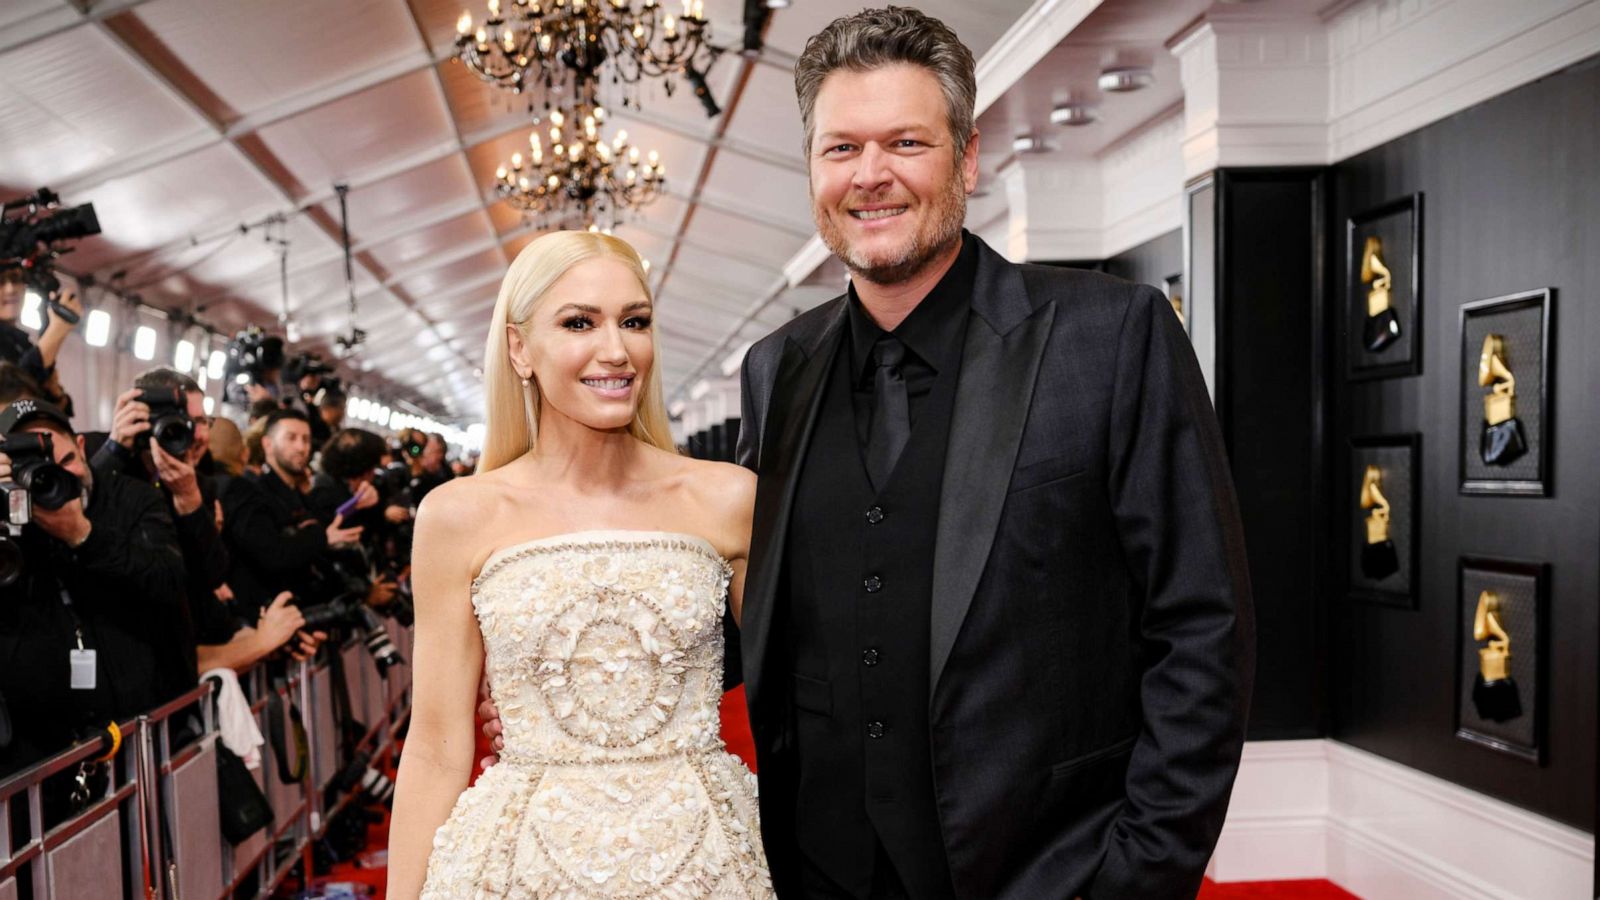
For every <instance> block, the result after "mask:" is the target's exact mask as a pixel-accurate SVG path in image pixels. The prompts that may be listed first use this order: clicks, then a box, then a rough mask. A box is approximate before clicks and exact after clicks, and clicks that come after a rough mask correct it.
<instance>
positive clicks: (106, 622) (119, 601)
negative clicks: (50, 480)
mask: <svg viewBox="0 0 1600 900" xmlns="http://www.w3.org/2000/svg"><path fill="white" fill-rule="evenodd" d="M0 435H6V436H8V437H15V436H19V435H42V436H44V438H45V440H46V441H47V442H48V444H49V448H50V456H51V459H53V461H54V462H55V464H56V465H58V466H60V467H62V468H63V469H66V470H67V471H68V472H69V473H71V474H72V475H73V476H75V477H76V478H77V479H78V482H79V486H80V491H81V492H80V494H79V496H78V498H76V499H72V500H68V501H67V502H66V503H65V504H63V505H62V506H60V507H59V508H57V509H54V510H50V509H44V508H43V507H41V506H38V505H35V506H34V509H33V521H32V524H30V525H29V526H27V527H26V528H25V529H24V530H23V533H22V535H21V536H20V538H19V543H21V545H22V551H23V560H24V563H23V571H22V574H21V575H20V576H19V578H18V580H17V581H16V582H15V583H13V584H11V585H9V586H7V587H5V588H4V589H3V596H0V673H3V675H0V694H3V695H4V696H5V697H6V700H7V702H8V704H9V705H10V707H11V715H12V718H13V728H14V729H15V731H16V733H17V735H19V736H20V740H22V742H23V743H22V745H21V746H19V747H13V748H12V749H11V750H8V751H7V752H6V753H5V754H4V757H5V760H6V761H5V764H6V765H8V766H20V765H25V764H26V763H27V762H29V761H32V760H33V759H37V758H38V757H40V756H43V755H48V754H50V753H53V752H55V751H58V750H62V749H65V747H66V746H67V744H69V743H71V741H72V739H73V738H74V737H76V736H79V735H81V733H82V729H83V728H84V727H86V726H89V725H91V724H92V725H95V726H98V727H103V726H104V725H105V723H107V722H110V721H113V720H114V721H118V722H121V721H125V720H127V719H129V718H132V717H133V716H136V715H139V714H140V713H143V712H146V711H148V710H149V709H151V708H153V707H155V706H157V705H159V704H161V703H163V702H165V701H167V700H169V699H171V697H172V696H174V695H173V694H172V693H171V690H170V688H171V686H170V685H168V684H166V682H165V677H164V673H165V672H166V671H168V664H169V663H170V661H171V660H173V659H175V658H176V657H177V656H178V655H179V654H180V653H181V652H182V648H181V647H179V646H178V645H177V642H176V639H175V636H174V635H173V634H172V633H171V630H170V629H169V628H168V627H166V626H167V624H168V623H170V622H172V621H173V620H174V618H176V617H180V616H182V615H183V612H184V611H183V609H182V604H183V596H182V590H183V562H182V559H181V558H180V557H179V555H178V549H177V538H176V535H175V534H174V532H173V527H172V521H171V519H170V518H169V517H168V516H167V512H166V509H165V508H164V502H163V501H162V499H161V496H160V494H159V493H157V492H156V491H155V489H154V488H151V487H149V486H148V485H144V484H140V483H139V482H137V481H134V480H131V479H128V478H123V477H121V476H118V475H115V474H111V473H107V474H105V475H103V476H101V477H96V476H95V474H94V473H93V472H92V471H91V470H90V468H89V465H88V463H87V462H86V460H85V457H84V452H83V441H82V439H81V438H80V437H78V436H77V435H76V434H74V433H73V431H72V426H71V424H70V423H69V422H68V420H67V417H66V416H65V415H64V414H63V413H62V412H61V411H60V410H59V409H57V408H56V407H54V406H52V405H50V404H49V403H45V402H43V401H39V400H33V399H19V400H16V401H15V402H13V403H11V404H10V405H9V406H7V407H6V409H5V411H4V412H0ZM11 479H12V459H11V458H10V457H9V456H7V455H6V454H5V453H0V482H9V481H11ZM79 648H81V649H82V651H85V652H87V654H88V655H87V656H86V657H84V660H85V661H86V663H85V668H84V670H82V671H74V670H73V669H72V666H71V662H72V660H69V653H70V652H71V651H74V650H78V649H79Z"/></svg>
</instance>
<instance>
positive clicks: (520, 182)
mask: <svg viewBox="0 0 1600 900" xmlns="http://www.w3.org/2000/svg"><path fill="white" fill-rule="evenodd" d="M517 187H519V188H522V189H523V190H527V189H528V187H529V185H528V179H527V177H526V176H524V177H522V178H518V179H517Z"/></svg>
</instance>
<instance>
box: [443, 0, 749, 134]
mask: <svg viewBox="0 0 1600 900" xmlns="http://www.w3.org/2000/svg"><path fill="white" fill-rule="evenodd" d="M487 6H488V10H489V15H488V18H487V19H485V20H484V22H483V23H482V24H478V25H475V24H474V23H473V21H472V15H471V14H470V13H467V12H463V13H462V14H461V18H460V19H458V20H457V21H456V59H458V60H460V61H461V62H462V63H463V64H465V65H466V66H467V68H468V69H471V70H472V72H473V73H474V74H476V75H477V76H478V77H479V78H481V79H483V80H484V81H486V82H488V83H490V84H493V85H497V86H499V87H502V88H505V89H506V90H509V91H511V92H512V93H517V94H520V93H522V92H523V91H525V90H533V89H539V90H542V91H543V93H544V97H545V105H546V108H547V109H548V108H549V107H550V105H551V103H550V101H551V98H552V97H568V98H575V99H576V100H578V101H580V102H587V103H594V102H596V100H597V98H596V96H595V91H596V89H597V88H598V86H599V85H600V83H601V82H602V80H606V81H609V82H611V83H612V84H614V85H618V86H619V88H621V89H623V90H624V91H625V92H628V93H631V96H628V95H627V93H625V95H624V97H623V100H622V105H623V106H629V105H630V104H631V105H633V106H635V107H637V106H638V105H639V92H638V90H637V87H636V86H637V85H638V84H639V82H640V80H641V79H643V78H646V77H649V78H660V79H662V88H663V89H664V90H665V91H666V92H667V95H668V96H669V97H670V96H671V95H672V90H673V88H674V87H675V82H676V77H677V76H679V75H683V76H686V77H689V78H691V79H692V78H693V76H692V75H690V74H689V73H691V72H693V71H695V70H699V71H700V72H702V73H703V72H705V71H707V70H708V69H710V68H711V65H712V63H714V62H716V60H717V57H718V56H720V55H721V54H722V48H720V47H716V46H714V45H713V44H712V43H711V28H710V24H709V23H708V22H707V21H706V15H705V0H683V9H682V12H681V14H677V15H675V14H673V13H671V12H665V11H664V10H663V4H662V3H660V2H658V0H644V2H643V3H642V4H641V5H640V6H639V8H638V9H635V8H634V6H633V0H542V2H541V0H509V6H510V8H509V9H508V10H505V11H504V12H502V7H503V6H506V3H504V2H502V0H488V2H487ZM622 86H626V87H622ZM630 89H631V90H630ZM569 102H570V101H569ZM702 102H704V98H702ZM712 106H714V103H713V104H710V105H708V106H707V110H708V112H709V110H710V109H711V107H712ZM710 114H711V115H715V113H710Z"/></svg>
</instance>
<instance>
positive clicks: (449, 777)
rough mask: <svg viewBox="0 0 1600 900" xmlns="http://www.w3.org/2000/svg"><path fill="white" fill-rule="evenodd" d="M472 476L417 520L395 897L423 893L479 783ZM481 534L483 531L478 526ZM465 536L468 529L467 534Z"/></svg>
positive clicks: (479, 641)
mask: <svg viewBox="0 0 1600 900" xmlns="http://www.w3.org/2000/svg"><path fill="white" fill-rule="evenodd" d="M470 491H471V481H470V480H469V479H466V480H463V481H460V482H452V483H451V484H448V485H444V486H443V487H441V488H439V489H437V490H435V491H433V492H432V493H430V494H429V495H428V498H427V500H425V501H423V505H422V508H421V510H419V512H418V514H417V525H416V536H415V540H414V542H413V545H412V561H413V564H412V569H411V571H412V590H413V592H414V595H415V599H416V616H417V631H416V645H415V649H414V651H413V655H414V656H415V659H414V660H413V661H412V663H413V664H412V670H411V684H412V701H411V730H410V732H409V734H408V735H407V737H406V746H405V751H404V752H403V753H402V754H401V757H400V774H399V779H398V781H397V783H396V785H395V801H394V821H393V825H392V827H391V828H390V831H389V885H388V896H389V897H391V898H395V900H410V898H414V897H416V896H417V895H418V894H419V893H420V892H421V890H422V881H423V878H424V876H425V875H426V874H427V870H428V854H429V853H431V852H432V850H433V835H434V832H435V831H438V830H439V826H440V825H443V824H444V821H445V819H446V818H447V817H449V815H450V810H451V808H452V807H453V806H454V805H455V802H456V798H457V797H459V796H460V795H461V792H462V791H463V790H466V787H467V783H468V781H469V780H470V779H471V777H472V754H473V746H474V742H473V728H472V726H473V721H472V711H473V707H474V706H475V705H476V703H475V701H476V698H477V693H478V676H479V673H480V672H481V671H482V669H483V638H482V636H481V634H480V632H479V631H478V622H477V619H476V618H475V617H474V615H473V612H472V599H471V597H470V595H469V588H470V584H471V580H472V571H471V568H472V554H473V549H472V547H473V544H472V542H471V541H470V540H464V539H463V538H464V537H467V536H468V535H469V534H470V532H469V531H468V529H467V528H466V527H465V526H467V525H468V523H470V522H472V521H473V513H472V510H471V508H470V506H469V504H468V503H467V502H465V501H467V500H469V499H470V497H463V494H464V493H467V492H470ZM474 530H475V529H474ZM464 532H467V533H465V534H464Z"/></svg>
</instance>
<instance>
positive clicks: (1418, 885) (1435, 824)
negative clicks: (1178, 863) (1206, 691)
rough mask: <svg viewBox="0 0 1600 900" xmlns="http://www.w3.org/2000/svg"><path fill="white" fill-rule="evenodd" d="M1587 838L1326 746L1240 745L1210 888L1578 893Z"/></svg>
mask: <svg viewBox="0 0 1600 900" xmlns="http://www.w3.org/2000/svg"><path fill="white" fill-rule="evenodd" d="M1594 846H1595V845H1594V837H1593V836H1592V835H1589V834H1587V833H1585V832H1582V831H1579V830H1577V829H1575V828H1571V827H1569V826H1567V825H1563V824H1561V823H1559V822H1554V821H1551V820H1549V819H1546V818H1544V817H1542V816H1538V815H1535V814H1533V813H1530V812H1528V811H1527V810H1523V809H1519V808H1517V807H1514V806H1511V805H1510V804H1507V803H1503V802H1501V801H1499V800H1495V799H1493V798H1491V797H1487V796H1484V795H1483V794H1479V793H1477V792H1475V791H1471V790H1468V789H1466V788H1463V787H1461V786H1459V785H1455V784H1451V783H1449V782H1447V781H1444V780H1442V779H1439V778H1435V777H1433V776H1431V775H1426V774H1424V773H1422V772H1418V771H1416V770H1415V769H1410V768H1407V767H1405V766H1402V765H1399V764H1397V763H1393V762H1390V761H1389V760H1386V759H1383V758H1381V757H1378V756H1374V755H1372V754H1370V753H1366V752H1364V751H1361V750H1357V749H1355V748H1353V747H1350V746H1347V745H1345V744H1340V743H1337V742H1334V741H1327V740H1313V741H1261V742H1252V743H1249V744H1246V745H1245V751H1244V759H1243V761H1242V762H1241V764H1240V767H1239V780H1238V782H1237V784H1236V785H1235V788H1234V793H1233V800H1232V803H1231V805H1230V807H1229V810H1228V820H1227V823H1226V824H1225V825H1224V826H1223V830H1222V836H1221V839H1220V840H1219V841H1218V842H1217V849H1216V852H1215V853H1214V854H1213V856H1212V859H1211V864H1210V866H1209V867H1208V868H1207V875H1208V876H1209V877H1210V878H1212V879H1213V880H1214V881H1219V882H1231V881H1275V880H1292V879H1300V878H1325V879H1328V880H1329V881H1332V882H1334V883H1335V884H1337V885H1339V886H1340V887H1343V888H1344V889H1345V890H1348V891H1350V892H1352V893H1354V894H1356V895H1358V896H1360V897H1365V898H1370V900H1385V898H1405V900H1423V898H1435V897H1437V898H1447V897H1449V898H1455V897H1465V898H1483V900H1491V898H1492V900H1501V898H1522V897H1527V898H1540V900H1543V898H1566V897H1571V898H1587V897H1590V896H1591V891H1592V890H1593V887H1594V885H1593V878H1594V852H1595V851H1594Z"/></svg>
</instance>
